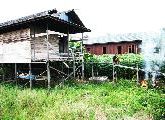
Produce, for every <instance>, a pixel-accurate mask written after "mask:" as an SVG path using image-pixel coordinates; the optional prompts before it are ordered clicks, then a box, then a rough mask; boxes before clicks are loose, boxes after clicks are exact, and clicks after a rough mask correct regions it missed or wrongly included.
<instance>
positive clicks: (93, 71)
mask: <svg viewBox="0 0 165 120" xmlns="http://www.w3.org/2000/svg"><path fill="white" fill-rule="evenodd" d="M93 78H94V71H93V61H92V79H93Z"/></svg>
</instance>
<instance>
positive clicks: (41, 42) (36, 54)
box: [31, 34, 60, 61]
mask: <svg viewBox="0 0 165 120" xmlns="http://www.w3.org/2000/svg"><path fill="white" fill-rule="evenodd" d="M59 40H60V39H59V38H58V35H57V34H51V35H49V42H48V43H49V58H50V59H53V58H57V57H59V56H58V54H59ZM31 47H32V48H31V50H32V60H33V61H40V60H47V40H46V35H43V36H38V37H37V36H36V37H35V38H33V39H32V41H31Z"/></svg>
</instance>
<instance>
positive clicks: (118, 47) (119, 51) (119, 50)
mask: <svg viewBox="0 0 165 120" xmlns="http://www.w3.org/2000/svg"><path fill="white" fill-rule="evenodd" d="M121 52H122V49H121V46H117V53H118V54H121Z"/></svg>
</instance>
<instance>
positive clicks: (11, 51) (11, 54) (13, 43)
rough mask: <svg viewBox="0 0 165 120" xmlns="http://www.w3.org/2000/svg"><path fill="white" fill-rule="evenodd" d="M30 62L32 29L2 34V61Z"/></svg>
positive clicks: (0, 45)
mask: <svg viewBox="0 0 165 120" xmlns="http://www.w3.org/2000/svg"><path fill="white" fill-rule="evenodd" d="M30 62H31V46H30V29H28V28H27V29H21V30H16V31H12V32H7V33H3V34H0V63H30Z"/></svg>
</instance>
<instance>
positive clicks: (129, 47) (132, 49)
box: [128, 45, 135, 53]
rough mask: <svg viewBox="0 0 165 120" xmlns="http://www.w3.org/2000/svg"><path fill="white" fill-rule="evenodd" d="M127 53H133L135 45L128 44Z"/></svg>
mask: <svg viewBox="0 0 165 120" xmlns="http://www.w3.org/2000/svg"><path fill="white" fill-rule="evenodd" d="M128 53H135V45H130V46H128Z"/></svg>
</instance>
